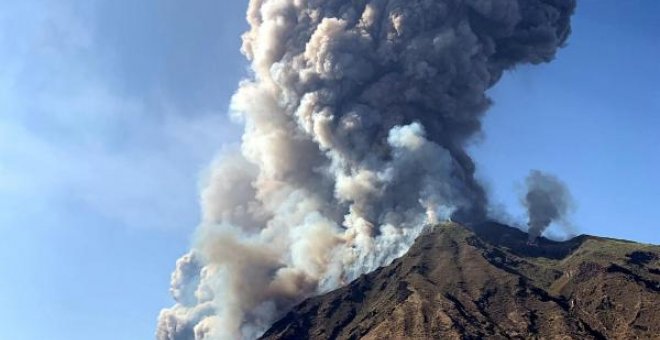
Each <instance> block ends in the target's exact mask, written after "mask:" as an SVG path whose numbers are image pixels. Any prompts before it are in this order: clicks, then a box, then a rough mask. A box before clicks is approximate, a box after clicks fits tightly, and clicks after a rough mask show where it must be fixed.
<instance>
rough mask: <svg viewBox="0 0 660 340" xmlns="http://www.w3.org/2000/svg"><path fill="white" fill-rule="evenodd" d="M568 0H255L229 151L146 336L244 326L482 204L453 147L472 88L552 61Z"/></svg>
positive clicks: (462, 134) (212, 334) (250, 333)
mask: <svg viewBox="0 0 660 340" xmlns="http://www.w3.org/2000/svg"><path fill="white" fill-rule="evenodd" d="M574 7H575V1H574V0H497V1H495V0H405V1H404V0H361V1H348V0H323V1H321V0H251V1H250V4H249V9H248V15H247V18H248V21H249V23H250V27H251V28H250V30H249V31H248V32H247V33H246V34H245V35H244V37H243V48H242V51H243V53H244V54H245V55H246V56H247V58H248V59H249V60H250V61H251V65H252V71H253V76H252V78H251V79H248V80H245V81H243V82H242V83H241V84H240V87H239V89H238V91H237V93H236V94H235V96H234V98H233V104H232V110H233V112H234V113H233V114H234V117H235V118H236V119H238V120H240V121H242V122H243V123H244V125H245V132H244V135H243V140H242V145H241V147H240V150H236V151H235V152H230V153H227V154H225V155H223V156H222V157H221V159H220V160H219V161H218V162H217V163H216V164H215V165H214V166H213V167H212V169H211V175H210V176H209V178H208V183H207V184H206V186H205V189H204V190H203V192H202V209H203V221H202V223H201V225H200V227H199V229H198V231H197V236H196V242H195V244H194V247H193V249H192V250H191V253H190V254H188V255H186V256H185V257H184V258H182V259H181V260H179V262H178V263H177V268H176V271H175V273H174V274H173V277H172V292H173V296H174V298H175V300H176V304H175V305H174V306H173V307H171V308H169V309H165V310H163V311H162V312H161V314H160V318H159V324H158V329H157V338H158V339H160V340H166V339H170V340H172V339H176V340H181V339H207V340H208V339H237V338H254V337H256V336H258V335H259V334H260V333H261V332H263V331H264V330H265V329H266V328H267V327H268V326H269V325H270V324H271V323H272V322H273V321H274V319H276V318H277V317H279V316H281V315H282V313H283V312H285V311H286V310H287V309H288V308H290V307H291V306H292V305H293V304H295V303H297V302H299V301H301V299H303V298H305V297H307V296H310V295H313V294H317V293H319V292H323V291H327V290H330V289H333V288H336V287H338V286H340V285H342V284H344V283H346V282H349V281H351V280H353V279H354V278H356V277H357V276H358V275H360V274H362V273H364V272H367V271H370V270H373V269H375V268H376V267H378V266H379V265H383V264H386V263H387V262H389V261H391V260H392V259H394V258H396V257H397V256H400V255H402V254H403V252H405V251H406V250H407V249H408V248H409V246H410V245H411V243H412V241H413V240H414V238H415V237H416V236H417V235H418V234H419V232H420V231H421V229H422V228H423V226H424V225H425V224H426V223H429V222H436V221H438V220H446V219H448V218H452V219H454V220H458V221H462V222H476V221H480V220H482V219H484V218H485V215H486V209H487V200H486V195H485V193H484V190H483V188H482V187H481V186H480V185H479V183H478V182H477V180H475V177H474V174H475V165H474V163H473V161H472V159H471V158H470V156H469V155H468V154H467V152H466V150H465V148H464V146H465V144H466V143H467V142H469V141H470V139H471V137H473V136H474V135H475V134H476V133H478V132H479V131H480V129H481V118H482V116H483V114H484V112H485V111H486V109H487V108H488V107H489V105H490V100H489V98H488V97H487V96H486V94H485V92H486V90H487V89H488V88H490V87H491V86H493V85H494V84H495V83H496V82H497V81H498V80H499V79H500V77H501V75H502V73H503V72H504V71H505V70H507V69H510V68H513V67H514V66H516V65H518V64H522V63H531V64H537V63H542V62H548V61H550V60H552V58H553V57H554V55H555V52H556V50H557V49H558V48H559V47H561V46H562V45H563V43H564V41H565V40H566V38H567V37H568V34H569V32H570V25H569V19H570V16H571V14H572V12H573V10H574Z"/></svg>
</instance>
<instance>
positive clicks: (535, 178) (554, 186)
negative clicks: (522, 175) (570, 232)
mask: <svg viewBox="0 0 660 340" xmlns="http://www.w3.org/2000/svg"><path fill="white" fill-rule="evenodd" d="M525 184H526V193H525V196H524V197H523V198H522V202H523V205H524V206H525V208H527V215H528V218H529V221H528V223H527V224H528V226H529V240H530V242H534V240H536V239H537V238H538V237H540V236H541V235H542V234H543V232H544V231H545V230H546V229H547V228H548V227H549V226H550V224H551V223H553V222H559V223H560V224H561V225H564V226H570V224H569V223H568V221H567V214H568V213H569V212H570V209H571V207H572V206H573V203H572V202H573V199H572V198H571V194H570V192H569V191H568V188H567V187H566V185H564V183H562V182H561V181H560V180H559V179H558V178H557V177H555V176H553V175H549V174H546V173H543V172H540V171H538V170H532V171H531V172H530V174H529V176H527V179H526V180H525Z"/></svg>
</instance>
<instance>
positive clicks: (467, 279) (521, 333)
mask: <svg viewBox="0 0 660 340" xmlns="http://www.w3.org/2000/svg"><path fill="white" fill-rule="evenodd" d="M527 240H528V236H527V234H526V233H524V232H522V231H520V230H517V229H515V228H511V227H508V226H504V225H501V224H496V223H488V224H482V225H479V226H475V227H472V228H467V227H464V226H461V225H458V224H445V225H439V226H436V227H433V228H429V230H428V231H427V232H426V233H424V234H423V235H421V236H420V237H419V238H418V239H417V241H416V242H415V244H414V245H413V247H412V248H411V249H410V250H409V251H408V253H407V254H406V255H405V256H403V257H401V258H400V259H397V260H395V261H393V262H392V263H391V264H390V265H389V266H387V267H383V268H379V269H377V270H376V271H374V272H372V273H370V274H367V275H363V276H361V277H360V278H359V279H357V280H356V281H354V282H353V283H351V284H350V285H348V286H346V287H344V288H341V289H338V290H336V291H333V292H330V293H327V294H325V295H322V296H319V297H315V298H311V299H308V300H306V301H304V302H303V303H301V304H300V305H298V306H297V307H295V308H294V310H292V311H291V312H290V313H288V314H287V315H286V316H284V318H282V319H281V320H280V321H279V322H277V323H276V324H275V325H273V327H272V328H271V329H270V330H268V331H267V332H266V334H264V336H263V338H264V339H305V338H312V339H391V338H410V339H430V338H442V339H478V338H484V337H487V338H494V339H497V338H500V339H504V338H530V337H531V338H535V337H537V338H553V339H555V338H557V339H561V338H587V339H605V338H611V339H634V338H642V339H649V338H654V337H658V336H659V335H660V323H658V320H660V310H659V309H658V308H657V304H658V303H660V295H659V293H660V247H658V246H651V245H642V244H637V243H633V242H628V241H621V240H613V239H605V238H598V237H593V236H579V237H576V238H574V239H572V240H569V241H566V242H554V241H550V240H547V239H543V238H542V239H539V241H538V245H529V244H527Z"/></svg>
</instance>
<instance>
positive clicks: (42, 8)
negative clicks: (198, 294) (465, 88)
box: [0, 0, 660, 340]
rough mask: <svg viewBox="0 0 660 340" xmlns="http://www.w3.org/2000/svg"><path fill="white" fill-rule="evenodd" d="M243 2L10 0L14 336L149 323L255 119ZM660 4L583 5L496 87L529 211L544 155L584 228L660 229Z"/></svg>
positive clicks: (2, 102)
mask: <svg viewBox="0 0 660 340" xmlns="http://www.w3.org/2000/svg"><path fill="white" fill-rule="evenodd" d="M246 6H247V2H246V1H240V2H229V1H219V0H215V1H212V0H195V1H188V2H182V1H176V0H160V1H156V0H144V1H128V0H114V1H110V0H93V1H90V0H87V1H82V0H78V1H76V0H5V1H3V2H2V4H0V63H1V65H2V68H0V232H1V235H2V237H1V238H0V272H1V273H2V275H3V279H2V280H0V304H2V305H3V307H4V308H2V309H0V319H1V320H3V322H2V324H3V325H4V329H3V331H4V332H3V334H4V335H3V338H4V337H6V338H8V339H16V340H23V339H54V340H60V339H62V340H78V339H80V340H83V339H84V340H87V339H95V340H103V339H113V340H116V339H127V340H130V339H149V338H153V330H154V326H155V320H156V315H157V313H158V310H159V309H160V308H161V307H163V306H167V305H170V304H171V301H170V298H169V296H168V291H167V288H168V283H169V275H170V272H171V270H172V269H173V266H174V261H175V260H176V258H177V257H178V256H180V255H181V254H182V253H184V252H185V251H186V249H187V247H188V242H189V239H190V235H191V233H192V231H193V230H194V227H195V224H196V223H197V221H198V215H199V207H198V204H197V191H198V181H199V178H200V177H201V174H202V173H203V171H204V168H205V166H206V165H207V164H208V163H209V162H210V161H211V160H212V159H213V157H214V155H216V154H217V153H218V151H220V150H222V148H223V147H224V146H225V145H229V144H232V143H236V142H237V140H238V138H239V134H240V127H238V126H236V125H233V124H231V123H229V122H228V119H227V117H226V114H227V106H228V101H229V98H230V96H231V94H232V92H233V91H234V89H235V88H236V84H237V82H238V80H239V79H240V77H241V76H243V75H245V74H246V73H247V71H246V62H245V61H244V59H243V57H242V56H241V55H240V53H239V47H240V33H241V32H242V31H243V30H244V29H245V27H246V24H245V23H244V22H243V12H244V10H245V7H246ZM654 13H660V3H659V2H657V1H655V0H640V1H635V2H632V1H631V2H622V1H617V0H583V1H581V2H580V3H579V9H578V13H577V15H576V17H575V20H574V34H573V36H572V37H571V39H570V42H569V45H568V47H567V48H566V49H564V50H563V51H561V53H560V54H559V58H558V59H557V60H556V61H555V62H554V63H552V64H549V65H543V66H540V67H520V68H519V69H517V70H515V71H514V72H512V73H510V74H509V75H507V76H505V77H504V79H503V80H502V82H501V83H500V84H498V86H496V87H495V88H494V89H492V90H491V96H492V97H493V98H494V101H495V106H494V107H493V108H492V110H491V111H490V112H489V113H488V116H487V118H486V120H485V131H484V134H483V136H482V138H480V141H479V142H478V143H475V145H474V146H472V152H473V154H474V155H475V158H476V160H477V162H478V164H479V169H480V170H479V173H480V177H481V178H482V179H483V180H484V181H485V182H486V183H487V185H488V187H489V188H490V191H491V192H492V196H493V199H494V201H495V202H497V203H500V204H502V205H503V206H505V207H506V209H507V211H509V212H510V213H511V214H512V215H513V216H522V211H521V209H520V205H519V204H518V198H517V197H518V194H519V191H520V186H521V183H522V181H523V179H524V177H525V175H526V174H527V173H528V171H529V170H530V169H541V170H546V171H549V172H551V173H554V174H556V175H558V176H559V177H561V178H562V179H563V180H564V181H565V182H566V183H567V184H568V185H569V186H570V188H571V190H572V192H573V194H574V196H575V198H576V202H577V210H576V212H575V214H574V219H573V220H574V223H575V225H576V227H577V229H578V231H579V232H581V233H590V234H597V235H603V236H611V237H619V238H627V239H633V240H637V241H641V242H649V243H660V233H658V232H657V230H658V224H659V222H658V221H660V209H657V208H656V206H655V205H656V204H657V202H658V200H659V199H660V182H659V181H658V180H657V177H656V176H657V174H658V172H659V171H660V152H658V150H657V147H658V146H659V145H660V134H659V133H658V128H660V86H658V85H657V79H660V63H658V60H660V44H658V38H657V33H658V32H660V24H658V23H657V20H656V15H654Z"/></svg>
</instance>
